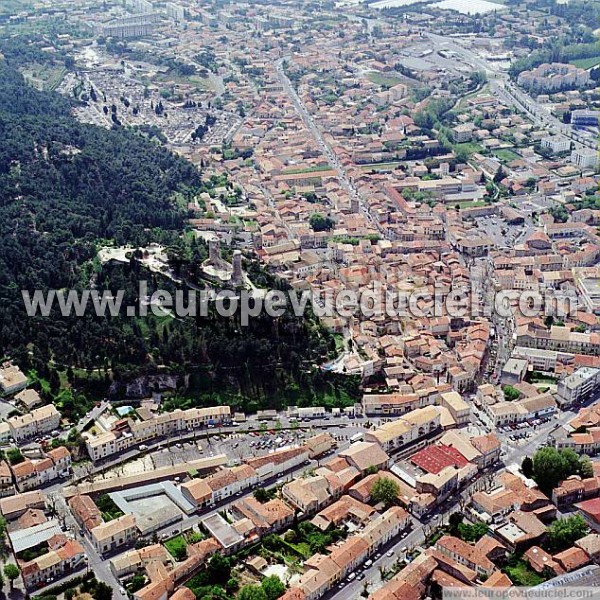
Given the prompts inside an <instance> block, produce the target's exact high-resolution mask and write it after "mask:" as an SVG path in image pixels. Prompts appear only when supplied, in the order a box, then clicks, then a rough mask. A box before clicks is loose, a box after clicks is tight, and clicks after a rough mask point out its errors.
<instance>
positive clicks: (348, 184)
mask: <svg viewBox="0 0 600 600" xmlns="http://www.w3.org/2000/svg"><path fill="white" fill-rule="evenodd" d="M287 60H289V57H284V58H280V59H279V60H278V61H277V62H276V63H275V69H276V70H277V77H278V79H279V81H280V82H281V85H282V86H283V89H284V91H285V93H286V94H287V95H288V97H289V99H290V100H291V102H292V104H293V105H294V108H295V109H296V112H297V113H298V114H299V115H300V118H301V119H302V121H303V123H304V125H305V127H306V128H307V129H308V130H309V131H310V133H311V134H312V136H313V138H314V139H315V141H316V142H317V145H318V147H319V149H320V150H321V152H322V153H323V155H324V156H325V158H326V159H327V162H328V163H329V166H330V167H331V168H332V169H333V170H334V171H335V172H336V173H337V176H338V179H339V181H340V183H341V184H342V187H343V188H344V189H345V190H346V192H347V193H348V195H349V196H350V198H352V199H353V200H356V201H357V202H358V204H359V207H360V211H361V213H362V214H363V215H364V216H365V218H366V219H367V220H368V221H369V223H370V224H371V225H372V226H373V227H375V228H376V229H377V230H378V231H379V232H380V233H381V234H382V235H383V231H382V228H381V226H380V225H379V223H376V222H375V220H374V219H373V217H372V216H371V214H370V212H369V207H368V204H367V203H366V202H365V200H364V198H363V197H362V195H361V194H360V192H359V191H358V188H357V187H356V186H355V185H354V183H353V182H352V180H351V178H350V177H348V175H347V173H346V170H345V168H344V166H343V165H342V163H341V162H340V160H339V159H338V157H337V156H336V154H335V152H334V151H333V149H332V148H331V146H330V145H329V143H328V142H327V141H326V140H325V138H324V137H323V134H322V133H321V130H320V129H319V127H318V126H317V124H316V123H315V120H314V119H313V117H312V115H311V114H310V113H309V112H308V109H307V108H306V106H304V103H303V102H302V100H301V99H300V96H298V94H297V93H296V90H295V89H294V87H293V86H292V83H291V82H290V80H289V78H288V76H287V75H286V74H285V71H284V69H283V65H284V62H285V61H287Z"/></svg>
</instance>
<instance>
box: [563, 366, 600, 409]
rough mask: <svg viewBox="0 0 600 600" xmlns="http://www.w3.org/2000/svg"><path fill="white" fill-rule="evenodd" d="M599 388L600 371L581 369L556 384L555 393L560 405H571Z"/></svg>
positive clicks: (590, 368)
mask: <svg viewBox="0 0 600 600" xmlns="http://www.w3.org/2000/svg"><path fill="white" fill-rule="evenodd" d="M598 388H600V369H594V368H592V367H582V368H581V369H577V371H575V373H573V374H572V375H569V376H568V377H565V378H564V379H563V380H562V381H561V382H559V384H558V389H557V393H558V396H559V401H560V402H561V404H572V403H573V402H577V401H578V400H581V399H583V398H586V397H587V396H589V395H590V394H591V393H593V392H594V391H596V390H597V389H598Z"/></svg>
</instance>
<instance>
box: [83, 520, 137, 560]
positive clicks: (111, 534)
mask: <svg viewBox="0 0 600 600" xmlns="http://www.w3.org/2000/svg"><path fill="white" fill-rule="evenodd" d="M138 536H139V533H138V528H137V527H136V523H135V516H134V515H132V514H128V515H123V516H122V517H119V518H118V519H114V520H112V521H108V522H107V523H102V525H98V526H97V527H94V528H93V529H92V530H91V531H90V539H91V542H92V545H93V546H94V548H95V549H96V552H99V553H100V554H106V553H107V552H112V551H113V550H116V549H117V548H121V547H122V546H126V545H128V544H131V543H132V542H134V541H135V540H136V539H137V538H138Z"/></svg>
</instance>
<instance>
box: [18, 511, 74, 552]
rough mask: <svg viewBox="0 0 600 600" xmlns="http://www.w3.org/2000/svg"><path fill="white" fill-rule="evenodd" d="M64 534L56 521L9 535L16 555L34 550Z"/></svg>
mask: <svg viewBox="0 0 600 600" xmlns="http://www.w3.org/2000/svg"><path fill="white" fill-rule="evenodd" d="M60 533H63V531H62V529H61V528H60V524H59V523H58V521H56V520H55V519H53V520H51V521H46V522H45V523H41V524H40V525H35V526H34V527H28V528H27V529H19V530H18V531H13V532H10V533H9V534H8V537H9V538H10V543H11V544H12V547H13V550H14V552H15V554H18V553H19V552H23V551H24V550H28V549H29V548H34V547H35V546H37V545H39V544H43V543H44V542H47V541H48V540H49V539H50V538H51V537H53V536H55V535H57V534H60Z"/></svg>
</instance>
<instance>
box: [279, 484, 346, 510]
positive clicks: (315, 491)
mask: <svg viewBox="0 0 600 600" xmlns="http://www.w3.org/2000/svg"><path fill="white" fill-rule="evenodd" d="M336 479H337V477H336V476H335V475H332V476H330V477H329V478H327V477H325V476H323V475H316V476H314V477H298V478H295V479H294V480H292V481H291V482H290V483H286V484H285V485H284V486H283V487H282V488H281V493H282V495H283V497H284V498H285V499H286V500H287V501H288V502H289V503H290V504H291V505H292V506H293V507H294V508H297V509H298V510H299V511H301V512H302V513H304V514H305V515H313V514H315V513H317V512H318V511H319V510H321V509H322V508H323V507H324V506H326V505H327V504H330V503H331V502H333V501H334V500H337V499H338V498H339V497H340V495H341V493H342V486H341V484H340V482H339V480H338V481H335V480H336Z"/></svg>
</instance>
